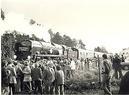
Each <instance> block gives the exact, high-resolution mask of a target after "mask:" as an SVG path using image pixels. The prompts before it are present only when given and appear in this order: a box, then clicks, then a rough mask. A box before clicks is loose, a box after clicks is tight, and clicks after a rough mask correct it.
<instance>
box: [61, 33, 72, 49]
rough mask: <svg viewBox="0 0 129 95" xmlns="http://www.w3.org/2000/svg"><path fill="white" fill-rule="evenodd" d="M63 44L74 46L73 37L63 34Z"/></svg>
mask: <svg viewBox="0 0 129 95" xmlns="http://www.w3.org/2000/svg"><path fill="white" fill-rule="evenodd" d="M63 44H64V45H66V46H68V47H73V46H74V45H73V41H72V39H71V38H70V37H69V36H67V35H63Z"/></svg>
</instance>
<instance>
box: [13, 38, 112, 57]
mask: <svg viewBox="0 0 129 95" xmlns="http://www.w3.org/2000/svg"><path fill="white" fill-rule="evenodd" d="M103 54H104V53H101V52H94V51H92V50H87V49H80V48H73V47H67V46H65V45H58V44H56V43H47V42H43V41H34V40H23V41H21V42H16V43H15V55H16V56H17V58H16V59H17V60H25V59H27V58H28V56H31V58H34V57H35V56H41V57H42V58H43V57H45V56H46V57H48V56H50V57H59V56H60V57H63V58H66V59H71V58H72V59H75V60H77V59H86V58H95V57H98V56H99V57H102V55H103ZM109 55H110V54H108V56H109Z"/></svg>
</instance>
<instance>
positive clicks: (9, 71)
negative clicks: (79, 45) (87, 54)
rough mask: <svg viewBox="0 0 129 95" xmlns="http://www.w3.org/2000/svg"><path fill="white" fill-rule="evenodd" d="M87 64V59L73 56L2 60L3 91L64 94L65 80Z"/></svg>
mask: <svg viewBox="0 0 129 95" xmlns="http://www.w3.org/2000/svg"><path fill="white" fill-rule="evenodd" d="M80 63H81V65H80ZM85 64H86V61H85V60H81V61H80V60H76V61H75V60H73V59H72V58H71V59H51V58H48V59H40V58H39V59H37V61H34V60H28V59H27V60H24V61H16V60H12V59H9V60H2V93H5V95H13V94H16V93H19V92H23V93H32V92H33V93H39V94H54V93H55V94H59V93H60V94H63V93H64V80H65V79H66V80H68V79H70V78H72V77H73V76H74V72H75V69H78V70H79V69H84V67H86V66H85Z"/></svg>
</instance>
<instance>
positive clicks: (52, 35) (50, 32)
mask: <svg viewBox="0 0 129 95" xmlns="http://www.w3.org/2000/svg"><path fill="white" fill-rule="evenodd" d="M48 33H49V34H50V37H51V42H52V39H53V37H54V36H55V34H54V33H53V31H52V29H49V30H48Z"/></svg>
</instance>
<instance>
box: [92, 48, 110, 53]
mask: <svg viewBox="0 0 129 95" xmlns="http://www.w3.org/2000/svg"><path fill="white" fill-rule="evenodd" d="M94 51H96V52H103V53H108V51H107V50H106V48H105V47H99V46H98V47H96V48H95V49H94Z"/></svg>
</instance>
